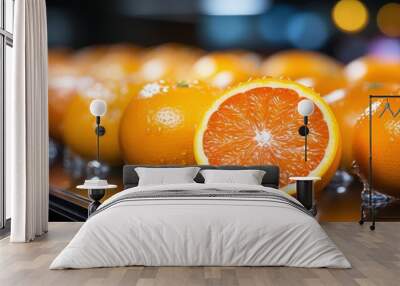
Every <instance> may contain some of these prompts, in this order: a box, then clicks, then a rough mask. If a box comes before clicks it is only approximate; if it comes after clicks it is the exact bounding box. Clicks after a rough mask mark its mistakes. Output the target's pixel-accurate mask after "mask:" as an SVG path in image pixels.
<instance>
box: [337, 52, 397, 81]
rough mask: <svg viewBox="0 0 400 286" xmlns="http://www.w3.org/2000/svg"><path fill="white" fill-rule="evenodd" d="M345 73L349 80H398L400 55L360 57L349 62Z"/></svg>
mask: <svg viewBox="0 0 400 286" xmlns="http://www.w3.org/2000/svg"><path fill="white" fill-rule="evenodd" d="M345 73H346V77H347V79H348V80H349V81H350V82H355V81H370V82H400V57H392V58H385V57H377V56H371V55H370V56H365V57H361V58H358V59H356V60H354V61H352V62H350V63H349V64H348V65H347V66H346V69H345Z"/></svg>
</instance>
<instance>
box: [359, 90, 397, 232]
mask: <svg viewBox="0 0 400 286" xmlns="http://www.w3.org/2000/svg"><path fill="white" fill-rule="evenodd" d="M389 98H400V95H369V110H368V111H369V114H368V117H369V160H368V162H369V163H368V164H369V166H368V205H367V206H365V204H364V203H363V202H362V203H361V218H360V221H359V223H360V224H361V225H362V224H364V222H365V220H366V218H365V215H364V211H365V208H368V209H369V211H370V218H371V219H372V224H371V225H370V229H371V230H375V222H376V213H377V210H376V202H372V192H373V180H372V177H373V176H372V171H373V168H372V167H373V166H372V163H373V160H372V155H373V154H372V142H373V138H372V103H373V100H374V99H386V100H387V101H386V104H385V108H384V110H383V111H382V112H381V113H380V114H379V117H382V115H383V114H384V113H385V112H386V111H388V112H390V113H391V114H392V116H393V117H394V118H395V117H396V116H397V115H399V114H400V110H398V111H396V112H394V111H393V110H392V109H391V107H390V103H389Z"/></svg>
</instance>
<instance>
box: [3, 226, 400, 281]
mask: <svg viewBox="0 0 400 286" xmlns="http://www.w3.org/2000/svg"><path fill="white" fill-rule="evenodd" d="M80 226H81V223H70V222H67V223H62V222H57V223H50V226H49V229H50V230H49V233H47V234H46V235H44V236H43V237H40V238H38V239H37V240H35V241H34V242H32V243H27V244H25V243H14V244H11V243H9V240H8V238H5V239H2V240H0V285H2V286H8V285H10V286H11V285H12V286H17V285H30V286H35V285H52V286H53V285H57V286H62V285H66V286H71V285H84V286H90V285H96V286H97V285H136V286H181V285H193V286H217V285H218V286H219V285H227V286H266V285H274V286H275V285H305V286H318V285H329V286H330V285H346V286H347V285H349V286H352V285H354V286H357V285H361V286H364V285H366V286H370V285H373V286H380V285H385V286H391V285H399V282H398V280H397V278H398V273H400V232H399V230H400V222H385V223H383V222H382V223H379V224H378V225H377V229H376V231H375V232H371V231H370V230H369V229H368V226H367V225H366V226H359V225H358V224H356V223H342V222H340V223H322V226H323V228H324V229H325V230H326V232H327V233H328V234H329V236H330V237H331V239H332V240H333V241H334V242H335V243H336V244H337V245H338V247H339V248H340V249H341V250H342V251H343V252H344V254H345V255H346V257H347V258H348V259H349V260H350V262H351V263H352V266H353V268H352V269H346V270H343V269H306V268H289V267H143V266H138V267H119V268H101V269H85V270H57V271H50V270H48V267H49V265H50V263H51V261H52V260H53V259H54V258H55V256H56V255H57V254H58V253H59V252H60V251H61V250H62V249H63V248H64V247H65V246H66V244H67V243H68V241H70V240H71V238H72V237H73V236H74V234H75V233H76V232H77V231H78V230H79V228H80Z"/></svg>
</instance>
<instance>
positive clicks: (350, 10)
mask: <svg viewBox="0 0 400 286" xmlns="http://www.w3.org/2000/svg"><path fill="white" fill-rule="evenodd" d="M332 18H333V21H334V22H335V24H336V26H337V27H338V28H339V29H341V30H343V31H345V32H358V31H360V30H362V29H363V28H364V27H365V26H366V25H367V23H368V10H367V8H366V7H365V5H364V4H363V3H362V2H360V1H358V0H341V1H339V2H337V3H336V5H335V7H334V8H333V11H332Z"/></svg>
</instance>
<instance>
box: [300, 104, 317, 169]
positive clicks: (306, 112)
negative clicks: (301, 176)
mask: <svg viewBox="0 0 400 286" xmlns="http://www.w3.org/2000/svg"><path fill="white" fill-rule="evenodd" d="M297 111H298V112H299V113H300V115H301V116H303V118H304V125H303V126H301V127H300V128H299V134H300V135H301V136H303V137H304V161H306V162H307V135H308V134H309V133H310V129H308V117H309V116H310V115H311V114H312V113H313V112H314V103H313V102H312V101H311V100H309V99H303V100H301V101H300V102H299V103H298V105H297Z"/></svg>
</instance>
